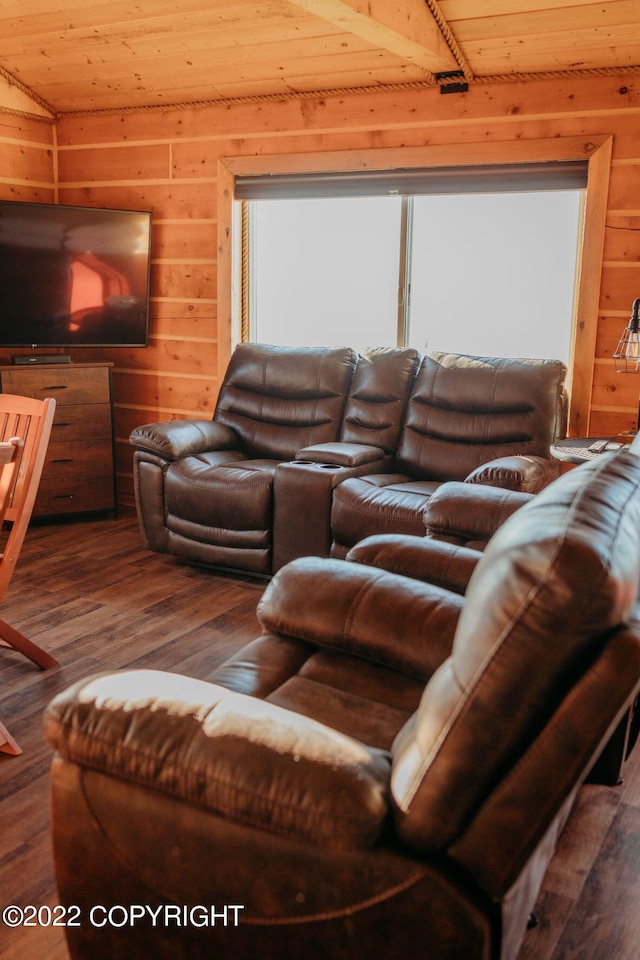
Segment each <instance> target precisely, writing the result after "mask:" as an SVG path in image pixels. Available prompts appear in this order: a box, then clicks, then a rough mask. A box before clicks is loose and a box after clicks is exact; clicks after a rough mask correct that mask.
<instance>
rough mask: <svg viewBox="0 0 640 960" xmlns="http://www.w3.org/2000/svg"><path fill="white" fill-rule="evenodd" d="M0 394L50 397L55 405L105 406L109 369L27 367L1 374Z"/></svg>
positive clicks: (107, 401)
mask: <svg viewBox="0 0 640 960" xmlns="http://www.w3.org/2000/svg"><path fill="white" fill-rule="evenodd" d="M2 392H3V393H15V394H19V395H20V396H22V397H35V398H36V400H44V398H45V397H53V398H54V400H55V401H56V403H57V404H60V405H63V404H68V403H109V401H110V391H109V368H108V367H75V368H74V366H73V364H65V365H64V366H52V367H49V368H48V369H47V367H46V366H45V367H41V368H40V369H36V368H35V367H27V368H25V369H21V368H16V369H15V370H14V369H9V370H3V372H2Z"/></svg>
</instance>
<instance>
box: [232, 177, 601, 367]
mask: <svg viewBox="0 0 640 960" xmlns="http://www.w3.org/2000/svg"><path fill="white" fill-rule="evenodd" d="M534 167H535V169H534V171H533V174H532V172H531V170H530V169H529V167H527V168H526V169H524V170H520V169H518V170H516V169H515V168H505V171H504V172H502V171H501V170H493V169H491V170H490V171H489V174H490V175H487V171H486V170H483V171H481V172H480V173H479V174H478V172H477V171H470V170H464V169H463V170H462V171H461V172H460V171H453V173H452V172H451V171H448V172H447V173H446V174H445V175H442V173H441V172H439V171H436V172H435V175H434V174H433V173H432V172H430V174H429V175H427V176H423V175H422V173H421V172H420V171H416V172H412V173H411V175H410V177H409V178H408V181H406V182H403V183H401V184H400V186H399V187H396V186H395V185H394V182H393V181H389V179H388V178H389V177H390V175H386V174H384V175H375V174H374V175H373V176H372V177H370V178H367V177H366V176H365V175H359V176H357V177H355V178H353V179H352V180H349V178H346V182H345V179H344V178H340V177H337V178H322V179H321V181H320V182H318V181H317V178H316V180H314V178H311V179H310V180H309V181H304V183H303V185H302V186H300V181H301V180H302V179H303V178H296V181H295V182H294V183H293V186H292V184H291V183H290V182H285V183H284V184H282V185H281V186H280V185H276V186H275V187H274V180H276V181H277V180H278V178H265V181H264V183H263V182H261V183H259V184H257V185H256V184H251V183H250V184H248V185H247V186H246V188H245V192H244V193H243V189H242V187H241V189H240V191H239V196H240V198H243V199H244V198H246V200H245V202H247V205H248V221H249V230H248V232H247V238H246V244H247V250H246V254H247V257H246V263H247V264H248V267H247V270H248V277H247V278H246V279H247V280H248V284H245V286H246V287H247V289H248V291H249V295H248V297H247V298H246V303H245V314H246V317H245V319H246V326H247V328H248V329H247V330H246V333H245V335H246V336H248V338H249V339H252V340H256V341H262V342H268V343H279V344H284V343H290V344H309V345H319V344H323V345H335V344H348V345H350V346H353V347H356V348H358V349H362V348H363V347H365V346H368V345H390V346H391V345H411V346H415V347H416V348H417V349H418V350H420V351H421V352H426V351H431V350H445V351H452V352H457V353H472V354H478V355H491V356H529V357H532V356H535V357H554V358H558V359H561V360H564V361H565V362H567V363H568V362H569V360H570V350H571V342H572V336H571V334H572V326H573V321H574V301H575V287H576V270H577V263H578V257H577V252H578V248H579V240H580V234H581V223H582V205H583V203H582V201H583V194H584V185H585V183H586V172H585V168H584V167H583V166H582V165H581V164H576V163H567V164H564V165H558V164H551V165H548V167H547V165H545V164H538V165H534ZM516 174H517V175H516ZM285 180H286V178H285ZM368 181H369V184H370V185H368ZM381 184H382V187H381ZM376 192H377V193H378V195H375V194H376ZM369 193H373V194H374V195H369ZM335 194H338V195H335ZM349 194H356V195H349Z"/></svg>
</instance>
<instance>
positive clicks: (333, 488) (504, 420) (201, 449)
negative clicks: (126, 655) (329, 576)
mask: <svg viewBox="0 0 640 960" xmlns="http://www.w3.org/2000/svg"><path fill="white" fill-rule="evenodd" d="M565 373H566V370H565V367H564V365H563V364H561V363H559V362H557V361H544V360H542V361H536V360H495V359H487V358H477V357H465V356H460V355H456V354H434V355H431V356H429V357H424V358H420V357H419V355H418V354H417V353H416V351H415V350H411V349H406V350H401V349H392V348H389V349H387V348H379V349H375V348H374V349H372V350H369V351H366V352H365V353H363V354H362V355H356V353H355V352H354V351H353V350H350V349H347V348H334V349H326V348H322V349H321V348H293V347H291V348H289V347H273V346H268V345H264V344H249V343H243V344H240V345H239V346H238V347H237V348H236V350H235V352H234V354H233V357H232V359H231V362H230V364H229V368H228V370H227V372H226V375H225V378H224V382H223V384H222V385H221V388H220V393H219V397H218V401H217V404H216V409H215V412H214V415H213V419H212V420H176V421H172V422H169V423H152V424H146V425H144V426H141V427H138V428H136V429H135V430H134V431H133V432H132V434H131V438H130V439H131V443H132V444H133V445H134V447H135V448H136V450H135V453H134V463H133V469H134V485H135V496H136V508H137V512H138V518H139V521H140V528H141V531H142V536H143V540H144V542H145V544H146V545H147V546H148V547H150V548H151V549H153V550H157V551H160V552H165V553H171V554H174V555H176V556H178V557H180V558H182V559H184V560H186V561H187V562H193V563H204V564H210V565H213V566H219V567H226V568H230V569H235V570H241V571H243V572H249V573H253V574H257V575H261V576H267V577H268V576H270V575H271V574H273V573H274V572H275V571H276V570H278V569H280V567H282V566H284V565H285V564H286V563H287V562H288V561H290V560H292V559H295V558H296V557H300V556H307V555H313V556H329V555H330V554H332V555H334V556H343V555H344V554H345V553H346V551H347V549H348V548H349V547H350V546H352V545H353V544H354V543H356V542H357V541H358V540H360V539H362V538H363V537H364V536H367V535H369V534H371V533H378V532H384V531H398V532H410V533H414V534H420V535H422V534H423V533H424V523H423V519H422V513H423V511H424V508H425V505H426V503H427V500H428V498H429V496H430V495H431V493H433V491H434V490H435V489H436V488H437V486H438V485H439V484H440V483H441V482H442V481H443V480H447V479H457V480H465V479H467V480H469V481H470V482H477V483H485V484H490V485H496V486H501V487H507V488H510V489H516V490H531V491H533V492H535V491H537V490H539V489H541V488H542V487H544V486H545V485H546V484H547V483H549V481H550V480H551V479H553V477H555V476H556V475H557V472H558V471H557V464H555V463H554V462H553V461H552V460H551V459H550V456H549V448H550V444H551V443H552V442H553V440H554V439H555V438H556V437H559V436H564V431H565V428H566V395H565V390H564V378H565ZM496 458H497V459H496ZM397 471H402V473H401V474H399V473H398V472H397ZM338 492H339V494H340V496H339V497H338V496H337V494H338Z"/></svg>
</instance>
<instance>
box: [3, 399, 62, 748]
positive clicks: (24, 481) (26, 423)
mask: <svg viewBox="0 0 640 960" xmlns="http://www.w3.org/2000/svg"><path fill="white" fill-rule="evenodd" d="M55 405H56V404H55V400H53V399H45V400H35V399H33V398H31V397H17V396H12V395H11V394H0V467H1V469H2V473H1V474H0V525H1V524H2V522H3V521H7V522H8V523H10V524H11V528H10V530H9V533H8V535H7V541H6V545H5V548H4V551H3V553H2V554H1V555H0V603H1V602H2V600H3V599H4V596H5V593H6V592H7V587H8V586H9V581H10V580H11V577H12V575H13V571H14V570H15V568H16V564H17V562H18V557H19V556H20V550H21V549H22V544H23V542H24V538H25V535H26V532H27V527H28V526H29V520H30V519H31V513H32V511H33V505H34V503H35V499H36V494H37V492H38V485H39V483H40V477H41V475H42V468H43V466H44V460H45V455H46V452H47V446H48V444H49V437H50V435H51V426H52V424H53V416H54V413H55ZM0 646H3V647H11V648H13V649H14V650H19V651H20V653H22V654H24V656H25V657H27V658H28V659H29V660H31V661H32V662H33V663H35V664H36V665H37V666H39V667H41V668H42V669H43V670H46V669H48V668H49V667H53V666H55V665H56V664H57V662H58V661H57V660H55V659H54V658H53V657H52V656H51V655H50V654H48V653H46V652H45V651H44V650H42V649H41V648H40V647H38V646H37V645H36V644H35V643H32V641H31V640H29V639H27V637H25V636H24V635H23V634H22V633H20V632H19V631H18V630H16V629H15V627H12V626H10V624H8V623H6V622H5V621H4V620H2V619H0ZM0 751H2V752H5V753H11V754H14V755H15V754H18V753H21V752H22V751H21V749H20V747H19V746H18V744H17V743H16V741H15V740H14V739H13V737H12V736H11V735H10V734H9V732H8V731H7V729H6V728H5V727H4V726H3V725H2V724H1V723H0Z"/></svg>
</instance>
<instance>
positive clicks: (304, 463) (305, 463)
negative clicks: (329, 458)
mask: <svg viewBox="0 0 640 960" xmlns="http://www.w3.org/2000/svg"><path fill="white" fill-rule="evenodd" d="M289 463H291V464H292V466H300V467H315V469H316V470H344V467H343V466H342V465H341V464H339V463H316V462H315V460H290V461H289Z"/></svg>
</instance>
